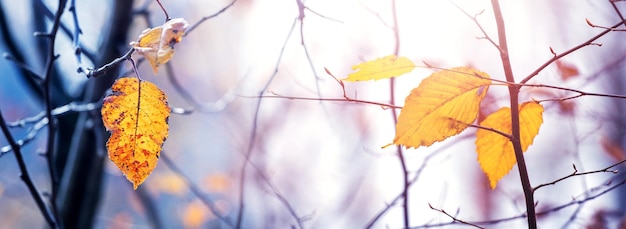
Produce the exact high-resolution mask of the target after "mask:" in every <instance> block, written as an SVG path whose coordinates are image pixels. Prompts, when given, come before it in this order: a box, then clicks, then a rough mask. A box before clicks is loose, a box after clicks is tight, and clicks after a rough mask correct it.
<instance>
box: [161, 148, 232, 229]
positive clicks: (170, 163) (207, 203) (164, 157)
mask: <svg viewBox="0 0 626 229" xmlns="http://www.w3.org/2000/svg"><path fill="white" fill-rule="evenodd" d="M161 159H162V160H163V162H164V163H165V164H166V165H167V167H169V168H170V170H172V172H174V173H176V174H177V175H178V176H180V177H181V178H182V179H183V180H184V181H185V183H187V186H188V187H189V190H190V191H191V192H192V193H193V194H194V195H195V196H196V197H198V199H200V201H202V203H204V205H205V206H207V207H208V208H209V210H211V213H213V215H215V216H216V217H217V218H218V219H219V220H220V221H222V222H224V223H225V224H226V225H228V226H230V227H234V225H233V222H232V221H231V220H230V219H228V218H227V217H226V216H224V215H222V213H221V212H220V210H219V209H217V205H215V201H213V200H212V199H211V198H210V197H208V196H207V195H205V194H204V193H203V192H202V190H201V189H200V187H198V185H196V184H195V183H194V182H191V179H189V177H188V176H187V175H185V173H183V171H182V170H181V169H180V168H178V166H176V163H174V161H172V159H170V157H169V156H167V154H166V153H165V152H161Z"/></svg>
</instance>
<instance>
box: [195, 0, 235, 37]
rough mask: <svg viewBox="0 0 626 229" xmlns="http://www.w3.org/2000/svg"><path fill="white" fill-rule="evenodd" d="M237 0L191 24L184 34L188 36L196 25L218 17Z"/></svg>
mask: <svg viewBox="0 0 626 229" xmlns="http://www.w3.org/2000/svg"><path fill="white" fill-rule="evenodd" d="M235 2H237V0H233V1H232V2H230V4H228V5H226V6H225V7H224V8H222V9H221V10H219V11H217V12H216V13H214V14H211V15H209V16H206V17H203V18H201V19H200V20H199V21H198V22H196V23H194V24H193V25H191V26H189V28H188V29H187V32H186V33H185V34H184V35H183V36H187V34H189V33H191V31H193V30H194V29H196V27H198V26H199V25H200V24H202V23H203V22H204V21H206V20H209V19H211V18H214V17H217V16H219V15H220V14H222V13H224V11H226V10H227V9H228V8H230V7H231V6H233V5H234V4H235Z"/></svg>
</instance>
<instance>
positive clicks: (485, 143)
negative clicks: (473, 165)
mask: <svg viewBox="0 0 626 229" xmlns="http://www.w3.org/2000/svg"><path fill="white" fill-rule="evenodd" d="M519 107H520V109H519V113H520V114H519V115H520V117H519V118H520V143H521V144H522V151H524V152H526V149H528V147H529V146H530V145H531V144H533V140H534V139H535V136H537V134H538V133H539V127H541V124H542V123H543V106H542V105H541V104H539V103H536V102H526V103H523V104H521V105H520V106H519ZM480 125H481V126H483V127H487V128H492V129H495V130H498V131H500V132H503V133H506V134H511V108H508V107H503V108H500V109H499V110H497V111H496V112H493V113H492V114H490V115H489V116H487V118H485V120H483V121H482V122H481V123H480ZM476 153H478V162H479V163H480V168H481V169H482V170H483V172H485V174H487V177H488V178H489V183H490V185H491V188H492V189H494V188H496V184H497V183H498V181H499V180H500V179H502V177H504V176H505V175H506V174H508V173H509V171H511V169H512V168H513V165H515V164H516V163H517V160H516V159H515V151H514V150H513V143H511V141H510V140H509V139H508V138H506V137H504V136H502V135H500V134H498V133H494V132H493V131H489V130H484V129H478V130H477V131H476Z"/></svg>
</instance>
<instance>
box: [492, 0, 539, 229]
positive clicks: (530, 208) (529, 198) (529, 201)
mask: <svg viewBox="0 0 626 229" xmlns="http://www.w3.org/2000/svg"><path fill="white" fill-rule="evenodd" d="M491 6H492V8H493V13H494V16H495V20H496V25H497V29H498V44H499V47H500V49H499V51H500V59H501V60H502V67H503V69H504V75H505V77H506V81H507V82H510V83H515V78H514V76H513V69H512V68H511V60H510V59H509V50H508V46H507V41H506V30H505V26H504V18H503V17H502V10H501V9H500V3H499V2H498V0H491ZM519 89H520V87H519V85H515V84H511V85H509V97H510V103H511V135H512V138H511V143H512V144H513V149H514V150H515V159H516V160H517V168H518V170H519V173H520V180H521V182H522V189H523V191H524V197H525V200H526V212H527V215H528V228H531V229H536V228H537V216H536V215H535V203H534V200H533V192H532V186H531V185H530V179H529V178H528V170H527V168H526V162H525V161H524V154H523V153H524V152H523V150H522V144H521V142H520V122H519V101H518V94H519Z"/></svg>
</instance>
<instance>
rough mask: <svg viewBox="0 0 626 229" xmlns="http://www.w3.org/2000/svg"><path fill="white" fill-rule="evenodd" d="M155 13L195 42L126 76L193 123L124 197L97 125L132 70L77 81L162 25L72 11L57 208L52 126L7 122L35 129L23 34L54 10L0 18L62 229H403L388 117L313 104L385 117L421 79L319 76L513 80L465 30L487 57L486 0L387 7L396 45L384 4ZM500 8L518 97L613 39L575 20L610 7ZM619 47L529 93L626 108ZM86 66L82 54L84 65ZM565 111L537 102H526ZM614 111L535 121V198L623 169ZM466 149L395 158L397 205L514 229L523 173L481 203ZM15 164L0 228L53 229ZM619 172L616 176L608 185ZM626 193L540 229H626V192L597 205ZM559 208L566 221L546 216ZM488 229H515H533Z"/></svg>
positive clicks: (89, 8) (58, 88)
mask: <svg viewBox="0 0 626 229" xmlns="http://www.w3.org/2000/svg"><path fill="white" fill-rule="evenodd" d="M161 2H162V4H163V7H164V8H165V9H166V10H167V12H168V13H169V16H170V17H171V18H179V17H182V18H184V19H186V20H187V21H188V22H189V23H190V24H191V25H192V27H193V29H192V30H189V31H188V33H187V34H186V36H185V37H184V38H183V40H182V42H181V43H179V44H177V45H176V47H175V50H176V51H175V56H174V58H173V59H172V60H171V61H170V62H169V63H168V65H167V66H162V67H161V68H160V69H159V72H158V74H156V75H155V74H153V72H152V69H151V67H150V66H149V65H148V64H147V63H146V62H145V61H142V60H141V59H142V58H141V56H139V55H138V54H134V55H133V56H132V58H133V59H134V60H135V61H137V62H138V63H139V65H138V68H139V75H140V76H141V77H142V78H143V79H145V80H148V81H151V82H153V83H155V84H157V85H158V86H159V87H160V88H161V89H162V90H164V91H165V93H166V94H167V96H168V102H169V105H170V106H172V107H176V108H182V109H186V110H188V111H192V112H191V113H190V114H172V115H171V116H170V118H169V125H170V133H169V137H168V139H167V141H166V142H165V144H164V150H163V152H162V158H161V159H160V160H159V164H158V166H157V168H156V169H155V170H154V171H153V172H152V174H151V175H150V177H149V178H148V179H147V180H146V181H145V182H144V183H143V184H142V185H141V186H140V187H139V188H138V189H137V190H136V191H135V190H133V189H132V185H131V183H130V182H128V181H127V180H126V178H125V177H124V176H123V175H122V174H121V173H120V172H119V170H118V169H117V168H116V166H115V165H114V164H113V163H112V162H111V161H110V160H109V159H108V157H107V155H106V149H105V147H104V146H105V142H106V140H107V139H108V136H109V134H108V133H107V132H106V131H105V130H104V128H103V127H102V122H101V120H100V117H99V106H100V105H101V103H102V98H104V96H105V95H106V94H107V93H108V92H107V90H108V89H109V88H110V86H111V84H112V83H113V81H114V80H115V79H116V78H118V77H133V75H134V74H133V73H132V66H131V65H130V63H128V62H123V63H122V64H120V65H118V66H117V67H115V68H114V69H111V70H109V71H107V72H106V73H105V74H104V75H102V76H99V77H97V78H89V79H88V78H87V77H86V76H85V74H84V73H81V72H77V69H79V68H82V69H84V70H87V69H94V68H98V67H100V66H103V65H105V64H106V63H109V62H111V61H112V60H113V59H115V58H117V57H120V56H122V55H123V54H124V53H125V52H126V51H127V50H128V49H129V48H130V46H129V45H128V43H129V42H130V41H133V40H136V39H137V37H138V35H139V34H140V33H141V31H143V30H144V29H146V28H150V27H154V26H159V25H161V24H162V23H163V22H164V21H165V19H166V18H165V15H164V14H163V12H162V10H161V8H160V7H159V4H157V2H156V1H150V0H147V1H141V0H138V1H130V0H108V1H85V0H76V1H73V0H71V1H67V6H66V8H65V11H64V14H63V15H62V17H61V24H62V26H61V29H60V30H59V32H58V34H57V36H56V42H55V43H54V47H55V53H56V54H58V55H59V58H58V59H56V61H55V62H54V65H53V69H52V71H51V73H50V75H49V76H50V77H51V100H52V104H53V106H54V107H63V106H64V105H67V104H75V105H84V104H90V106H75V107H69V106H66V107H65V108H70V109H69V111H67V112H63V113H62V114H59V115H58V116H56V118H57V120H56V121H57V132H56V133H55V134H56V144H55V146H56V147H55V149H54V155H55V156H54V157H55V160H54V163H53V164H54V165H55V167H56V168H57V170H58V172H59V178H60V180H59V185H58V189H57V190H56V191H53V192H51V189H52V185H51V179H50V175H49V169H48V162H47V160H46V157H44V156H42V155H43V154H45V153H46V145H47V144H46V142H47V135H48V133H47V127H46V126H45V124H47V123H46V122H44V121H45V119H42V118H41V117H40V118H39V119H35V121H32V122H24V123H21V124H20V123H19V122H18V121H19V120H24V119H26V118H28V117H34V116H36V115H38V114H40V113H41V112H43V111H44V110H45V107H44V101H45V100H44V96H43V94H44V92H43V90H42V87H41V86H39V85H38V83H37V82H38V77H41V76H42V75H44V73H43V71H44V69H45V66H46V62H47V61H48V59H49V56H48V54H47V50H48V47H49V45H50V44H49V42H47V40H46V39H43V38H41V37H35V36H33V34H34V33H35V32H47V31H50V27H51V25H52V19H53V18H54V13H55V12H56V11H57V8H58V6H59V1H52V0H32V1H8V0H2V1H0V6H1V9H0V14H1V15H0V16H1V17H0V32H1V36H0V41H1V42H0V52H2V53H3V54H4V56H3V57H4V58H3V59H1V60H0V110H1V112H2V114H3V115H4V117H5V118H6V119H7V121H8V122H9V124H11V125H12V128H11V131H12V134H13V136H14V137H15V138H16V139H21V140H26V143H25V144H24V145H23V146H22V153H23V154H24V157H25V160H26V162H27V165H28V170H29V172H30V174H31V177H32V178H33V180H34V181H35V184H36V186H37V188H38V189H39V191H40V192H41V193H43V196H44V199H45V200H46V201H47V200H49V199H50V196H51V193H54V196H55V197H54V199H56V201H55V202H56V204H57V206H58V208H59V214H60V217H61V218H62V219H63V222H64V226H65V227H67V228H88V227H93V228H232V227H233V226H234V225H235V224H236V222H237V219H238V216H239V215H240V213H241V216H242V217H241V222H242V224H241V226H242V227H243V228H291V227H295V228H300V227H304V228H362V227H373V228H402V227H404V219H403V206H402V200H401V197H399V195H400V194H402V192H403V189H404V183H403V182H404V180H403V170H402V166H401V163H400V160H399V158H398V154H397V152H396V148H395V147H387V148H384V149H381V146H384V145H386V144H388V143H391V142H392V140H393V137H394V134H395V130H394V128H395V124H394V121H393V118H392V113H391V110H390V109H389V108H386V107H381V106H377V105H369V104H363V103H356V102H350V101H320V100H318V99H319V98H325V99H342V98H343V92H344V91H343V90H342V89H345V92H346V95H347V96H349V97H350V98H353V99H360V100H366V101H373V102H380V103H390V99H391V93H394V96H395V97H396V105H399V106H402V105H403V103H404V97H406V96H407V95H408V94H409V93H410V91H411V89H413V88H415V87H417V86H418V85H419V82H420V81H421V80H422V79H423V78H424V77H427V76H428V75H430V74H431V73H432V70H429V69H426V68H417V69H415V70H414V71H413V72H411V73H409V74H406V75H403V76H401V77H399V78H397V79H396V84H395V85H396V87H395V88H394V90H390V83H389V80H378V81H368V82H358V83H348V82H346V83H345V88H342V85H340V84H339V83H338V82H337V81H336V80H335V79H333V77H332V76H331V75H329V74H328V73H326V71H325V69H327V70H328V71H329V72H330V73H332V74H333V75H334V76H336V77H337V78H339V79H342V78H346V77H347V75H348V74H349V73H351V72H353V70H352V69H351V66H353V65H356V64H358V63H361V62H363V61H367V60H373V59H375V58H378V57H382V56H386V55H389V54H393V53H394V48H395V46H396V45H399V55H401V56H405V57H408V58H409V59H411V60H413V61H414V62H415V63H418V65H421V63H422V62H427V63H428V64H430V65H433V66H438V67H441V68H452V67H456V66H472V67H474V68H477V69H479V70H481V71H484V72H486V73H488V74H489V75H490V76H491V77H492V78H496V79H500V80H504V75H503V71H502V66H501V62H500V59H499V53H498V52H497V50H496V48H495V47H494V46H493V45H491V43H489V41H488V40H486V39H481V37H484V36H485V35H484V34H483V33H482V32H481V30H480V29H479V28H478V27H477V26H476V24H475V23H474V21H473V20H472V18H470V17H468V16H467V15H465V14H464V13H463V11H465V12H466V13H467V14H469V15H470V16H475V15H476V17H475V18H476V20H477V22H478V23H479V24H480V25H481V26H482V27H483V28H484V29H485V31H486V33H487V35H488V36H489V37H491V39H494V40H497V31H496V28H495V22H494V17H493V13H492V10H491V5H490V2H489V1H485V0H476V1H471V2H470V1H454V0H451V1H436V0H434V1H410V0H396V9H397V12H396V13H397V19H398V20H397V21H398V28H399V40H397V41H396V39H395V38H394V31H393V17H392V14H393V10H392V2H391V1H379V0H344V1H331V0H308V1H303V2H298V1H296V0H272V1H269V0H236V1H234V2H233V1H230V0H214V1H199V0H178V1H168V0H163V1H161ZM299 3H302V4H303V5H302V6H304V7H305V8H302V7H301V5H299ZM501 5H502V10H503V14H504V18H505V22H506V26H507V35H508V39H509V51H510V56H511V60H512V62H513V70H514V73H515V76H516V79H517V80H518V81H519V80H520V79H522V78H524V77H526V76H527V75H529V74H530V73H531V72H533V71H534V70H535V69H537V68H538V67H539V66H541V65H542V64H543V63H545V62H546V61H548V60H549V59H550V58H552V57H553V54H552V53H551V51H550V50H551V49H552V50H553V51H554V52H555V53H562V52H564V51H566V50H568V49H570V48H572V47H575V46H577V45H580V44H582V43H583V42H585V41H587V40H588V39H590V38H591V37H593V36H595V35H597V34H599V33H601V32H602V31H603V30H604V29H602V28H592V27H590V26H589V25H588V24H587V22H585V19H588V20H589V21H590V22H592V23H593V24H595V25H600V26H606V27H610V26H613V25H615V24H616V23H618V22H620V21H621V20H622V19H620V13H623V12H624V9H626V3H624V2H619V1H617V2H614V3H611V2H610V1H608V0H606V1H590V0H585V1H576V2H572V1H565V0H555V1H540V0H530V1H503V2H502V3H501ZM71 6H74V9H75V10H76V19H74V18H73V16H74V15H73V14H72V12H71V11H70V10H69V9H70V8H71ZM222 9H225V10H224V11H223V12H221V13H219V14H217V15H216V13H218V12H220V10H222ZM618 12H620V13H618ZM301 13H303V14H301ZM76 21H77V22H78V23H79V27H80V30H81V31H82V33H81V34H80V35H79V36H76V32H75V31H76V26H75V22H76ZM623 29H626V27H625V26H622V27H618V30H623ZM76 37H77V38H78V40H77V39H76ZM625 38H626V36H625V34H624V32H623V31H613V32H610V33H608V34H607V35H605V36H603V37H602V38H600V39H598V40H597V41H595V43H597V44H596V45H589V46H588V47H584V48H582V49H580V50H578V51H576V52H574V53H572V54H570V55H567V56H566V57H564V58H562V59H561V63H560V65H559V66H557V65H556V64H551V65H549V66H548V67H547V68H546V69H544V70H543V71H541V72H540V73H539V75H538V76H536V77H535V78H534V79H533V80H532V81H531V82H530V83H537V84H549V85H555V86H561V87H568V88H573V89H577V90H582V91H587V92H597V93H607V94H626V90H625V89H624V87H625V86H626V83H624V82H625V81H624V80H622V79H623V73H624V71H625V69H624V67H623V66H624V58H625V56H626V52H625V51H626V47H625V46H624V42H623V41H624V39H625ZM599 44H601V46H600V45H599ZM77 47H79V48H80V50H81V51H82V52H80V53H79V54H78V55H76V48H77ZM78 56H79V57H80V60H79V58H77V57H78ZM21 66H22V67H21ZM30 71H32V72H34V73H36V74H32V73H31V72H30ZM563 71H569V72H570V74H564V73H563ZM564 75H569V76H571V77H564ZM260 95H263V96H270V97H266V98H262V99H261V98H259V96H260ZM571 95H574V94H572V93H566V92H564V91H556V90H547V89H538V88H530V87H529V88H524V89H523V91H522V96H521V99H522V100H524V101H527V100H530V99H546V98H560V97H567V96H571ZM506 96H507V90H506V88H505V87H497V86H494V87H492V88H491V90H490V92H489V95H488V97H487V100H486V102H484V103H483V107H482V108H481V111H484V112H492V111H495V110H497V109H498V108H500V107H502V106H506V105H507V104H508V98H507V97H506ZM297 98H313V100H302V99H297ZM625 105H626V103H624V100H623V99H614V98H607V97H591V96H584V97H581V98H578V99H575V100H568V101H567V102H553V103H544V106H546V111H545V114H544V124H543V126H542V127H541V129H540V132H539V135H538V136H537V137H536V138H535V141H534V144H533V145H532V146H531V147H530V148H529V149H528V151H527V152H526V153H525V156H526V158H527V165H528V170H529V173H530V174H529V175H530V180H531V183H532V184H533V186H537V185H539V184H543V183H548V182H551V181H554V180H556V179H559V178H561V177H564V176H566V175H568V174H570V173H572V172H574V170H573V168H572V165H573V164H575V166H576V169H578V171H580V172H583V171H592V170H598V169H602V168H605V167H608V166H610V165H612V164H614V163H616V162H619V161H621V160H624V156H625V155H624V152H623V147H624V144H625V143H626V138H625V137H626V136H625V132H624V130H626V128H625V127H624V125H625V124H626V123H625V122H624V119H623V117H622V114H623V113H624V112H626V106H625ZM59 111H60V110H59ZM474 131H475V130H473V129H468V130H466V131H465V132H463V133H461V134H460V135H458V136H456V137H453V138H450V139H448V140H446V141H444V142H441V143H436V144H435V145H433V146H431V147H428V148H419V149H408V150H404V149H403V150H402V155H403V158H404V160H405V162H406V167H407V172H408V176H409V179H410V180H414V181H415V182H413V183H412V185H411V187H410V189H408V196H409V201H408V203H409V205H408V208H409V220H410V224H409V225H410V226H412V227H422V226H428V225H430V226H436V225H439V224H443V225H441V226H442V227H447V226H452V227H453V226H455V225H457V226H458V225H459V224H450V222H451V221H452V220H451V219H450V218H449V217H447V216H446V215H444V214H442V213H441V212H437V211H434V210H432V209H431V208H430V207H429V204H430V205H432V206H433V207H434V208H437V209H443V210H445V211H446V212H449V213H450V214H452V215H454V216H455V217H458V218H459V219H462V220H466V221H471V222H479V221H493V220H498V219H503V218H508V217H515V216H520V215H523V214H524V212H525V207H524V196H523V192H522V190H521V185H520V181H519V174H518V172H517V167H514V168H513V170H512V171H511V173H510V174H509V175H507V176H505V177H504V178H503V179H502V181H500V183H498V186H497V188H496V189H494V190H491V189H490V188H489V183H488V181H487V179H486V176H485V175H484V174H483V173H482V171H481V170H480V167H479V164H478V162H477V161H476V154H475V149H474V138H473V133H474ZM7 145H8V143H7V141H6V138H4V136H3V137H2V138H0V147H2V148H1V150H2V151H1V154H0V221H1V222H3V223H2V224H1V225H0V228H41V227H46V222H45V221H44V218H43V217H42V215H41V213H40V211H39V209H38V208H37V206H36V205H35V202H34V201H33V199H32V198H31V196H30V194H29V193H28V191H27V188H26V185H24V183H23V182H22V180H21V179H20V177H19V173H20V171H19V168H18V166H17V163H16V161H15V157H14V155H13V153H12V152H11V150H10V148H9V147H7ZM619 168H622V169H623V165H622V166H621V167H615V168H613V169H619ZM624 177H625V176H624V175H623V174H622V173H618V174H613V173H598V174H591V175H586V176H577V177H574V178H570V179H567V180H565V181H563V182H559V183H557V184H556V185H553V186H548V187H545V188H542V189H540V190H538V191H537V192H535V201H536V203H537V211H538V212H541V211H547V212H548V213H546V214H544V215H542V216H541V217H540V218H539V225H540V226H541V227H543V228H585V227H589V228H602V226H607V227H618V225H620V223H622V224H621V225H625V224H623V222H624V216H625V210H626V209H625V206H626V189H624V188H618V189H611V191H609V192H608V193H606V194H602V193H603V192H604V191H606V190H609V188H612V187H614V186H616V185H618V184H620V182H621V183H623V181H624ZM242 190H243V192H242ZM598 194H601V195H599V197H597V198H593V199H591V198H590V197H593V196H595V195H598ZM581 200H582V201H581ZM575 201H579V202H575ZM566 204H571V205H569V206H568V207H564V208H562V209H558V210H553V209H554V208H556V207H559V206H563V205H566ZM240 209H243V210H241V212H240ZM484 226H486V227H505V228H525V227H526V219H525V218H523V217H518V218H516V219H512V220H507V221H503V222H499V223H497V224H484ZM595 226H599V227H595Z"/></svg>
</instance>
